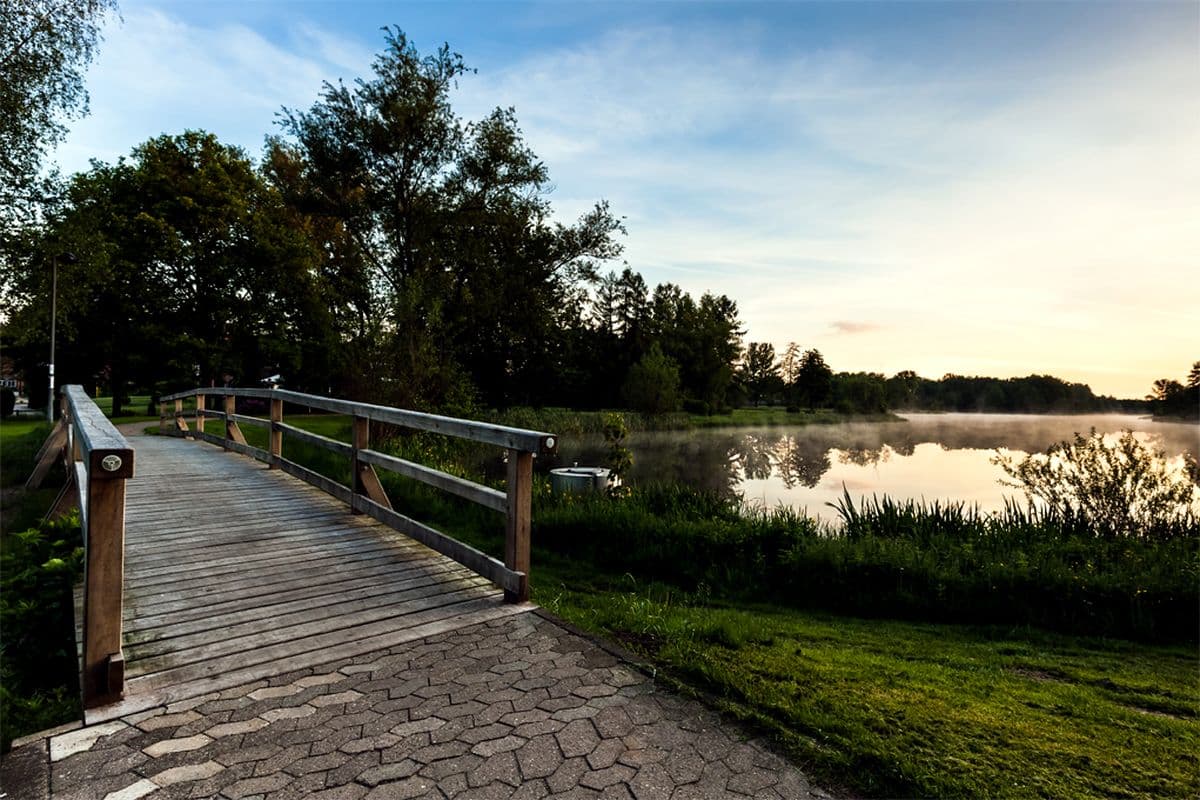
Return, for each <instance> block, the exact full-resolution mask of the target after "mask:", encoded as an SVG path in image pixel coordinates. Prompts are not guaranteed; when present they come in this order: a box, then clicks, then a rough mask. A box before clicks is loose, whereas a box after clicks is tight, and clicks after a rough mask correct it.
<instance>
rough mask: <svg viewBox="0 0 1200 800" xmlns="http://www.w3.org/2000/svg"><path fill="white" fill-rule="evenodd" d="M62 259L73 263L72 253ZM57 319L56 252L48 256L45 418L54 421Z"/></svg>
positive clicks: (74, 259)
mask: <svg viewBox="0 0 1200 800" xmlns="http://www.w3.org/2000/svg"><path fill="white" fill-rule="evenodd" d="M62 260H63V261H64V262H66V263H68V264H74V263H75V262H76V261H78V260H79V259H78V258H76V256H75V254H74V253H63V254H62ZM57 321H58V253H54V254H53V255H51V256H50V394H49V395H47V397H46V419H48V420H50V421H51V422H53V421H54V327H55V323H56V322H57Z"/></svg>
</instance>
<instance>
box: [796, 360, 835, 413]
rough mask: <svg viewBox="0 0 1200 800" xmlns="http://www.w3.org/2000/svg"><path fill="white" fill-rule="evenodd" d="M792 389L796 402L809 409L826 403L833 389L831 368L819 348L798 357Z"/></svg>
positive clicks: (821, 406) (820, 406)
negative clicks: (798, 362) (798, 361)
mask: <svg viewBox="0 0 1200 800" xmlns="http://www.w3.org/2000/svg"><path fill="white" fill-rule="evenodd" d="M792 391H793V392H794V395H795V397H796V399H797V401H798V403H799V404H800V405H803V406H806V407H807V408H809V409H810V410H811V409H814V408H823V407H824V406H825V405H826V404H828V402H829V399H830V394H831V392H832V391H833V370H831V369H830V368H829V365H828V364H826V363H825V358H824V356H822V355H821V352H820V351H819V350H815V349H814V350H807V351H805V353H804V355H802V356H801V357H800V364H799V366H798V367H797V370H796V382H795V384H794V385H793V389H792Z"/></svg>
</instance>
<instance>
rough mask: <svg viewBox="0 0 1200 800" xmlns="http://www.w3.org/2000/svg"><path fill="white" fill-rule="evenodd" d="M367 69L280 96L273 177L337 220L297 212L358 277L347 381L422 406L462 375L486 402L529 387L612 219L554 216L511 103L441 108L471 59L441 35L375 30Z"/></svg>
mask: <svg viewBox="0 0 1200 800" xmlns="http://www.w3.org/2000/svg"><path fill="white" fill-rule="evenodd" d="M373 72H374V75H373V76H372V77H370V78H368V79H364V80H359V81H357V82H356V83H355V84H354V85H353V86H347V85H344V84H340V83H339V84H338V85H336V86H334V85H331V84H326V86H325V87H324V90H323V91H322V93H321V99H320V100H319V101H318V102H317V103H316V104H315V105H313V106H312V108H311V109H310V110H308V111H292V110H288V111H285V113H284V121H283V127H284V129H285V131H286V133H287V134H288V135H289V137H291V143H278V144H277V145H276V150H277V151H278V150H280V149H283V150H285V151H286V153H287V155H288V158H289V159H290V160H291V161H292V162H293V163H294V165H295V167H294V168H293V169H292V170H291V171H290V172H287V173H284V172H283V171H282V170H281V171H279V172H277V173H276V174H278V175H280V178H281V180H286V182H285V183H284V184H283V186H284V189H285V191H286V192H287V193H288V194H289V195H291V196H294V197H295V198H296V202H297V203H299V202H301V201H306V204H307V208H308V209H309V211H308V215H309V216H312V217H325V218H327V219H331V220H336V222H337V223H338V226H339V227H337V228H334V229H330V228H327V227H324V226H322V225H320V224H319V223H314V224H313V225H311V226H309V230H311V231H313V232H314V234H316V235H319V236H328V237H329V240H328V244H329V246H328V247H325V248H324V250H325V251H326V252H328V253H330V257H331V261H332V260H333V259H336V262H334V263H331V264H330V267H331V268H335V267H336V269H338V270H339V271H340V273H341V274H343V275H350V276H353V280H352V285H358V284H359V283H360V277H359V276H363V277H365V284H364V285H366V286H368V287H370V288H371V290H372V291H371V292H370V293H369V294H368V295H367V296H366V297H360V298H358V300H357V302H358V304H359V305H360V306H361V307H363V308H365V310H366V311H367V313H368V315H369V318H370V320H371V326H372V327H370V328H369V329H365V330H364V329H362V328H361V326H360V329H359V330H357V331H354V332H353V333H354V334H355V340H357V341H352V344H353V346H352V347H351V354H353V355H359V354H361V355H362V357H363V360H362V361H361V362H360V363H359V364H357V365H354V366H352V367H351V368H350V369H348V370H347V373H348V374H349V375H350V376H351V379H352V380H355V379H356V380H355V383H356V385H355V387H354V388H355V390H356V391H355V393H357V394H368V393H369V394H370V395H371V396H372V397H373V398H374V399H376V400H383V401H385V402H389V403H392V404H396V405H401V406H406V407H421V408H428V407H430V406H439V405H442V404H444V403H446V402H447V401H453V400H454V399H455V397H454V395H455V394H456V393H457V394H459V395H460V399H461V395H462V394H463V391H462V390H464V389H466V390H467V391H468V392H469V391H470V390H475V391H478V393H479V394H480V396H481V397H482V399H483V400H484V402H486V403H488V404H493V405H507V404H510V403H513V402H532V401H535V400H538V399H540V397H534V396H533V395H532V394H531V392H532V390H533V389H534V387H537V388H538V389H539V390H540V392H542V393H544V392H545V390H546V387H547V386H553V385H555V384H556V383H557V381H559V380H561V376H562V375H564V374H566V372H567V371H566V370H564V369H563V365H562V364H561V358H562V355H563V353H564V352H565V351H566V349H567V347H568V341H567V339H568V332H569V330H570V328H571V324H572V319H571V317H570V316H569V315H570V314H571V313H572V312H573V311H575V310H576V309H578V303H577V302H576V300H577V294H578V287H577V283H578V282H579V281H586V280H590V279H592V278H594V277H595V273H596V267H597V265H598V264H599V263H601V262H603V261H606V260H608V259H611V258H613V257H615V256H616V255H618V254H619V252H620V250H621V248H620V245H619V244H618V242H617V240H616V235H617V234H619V233H621V232H622V231H623V228H622V225H621V223H620V221H619V220H617V219H616V218H615V217H613V216H612V215H611V213H610V212H609V210H608V207H607V206H606V205H605V204H604V203H598V204H596V206H595V207H593V209H592V210H591V211H589V212H588V213H586V214H584V215H583V216H582V217H581V218H580V219H579V220H578V221H577V222H576V223H575V224H574V225H572V226H564V225H562V224H560V223H556V222H554V221H553V213H552V208H551V206H550V203H549V201H548V199H547V195H548V192H549V189H550V183H549V174H548V172H547V170H546V167H545V165H544V164H543V163H542V162H540V161H539V160H538V159H537V157H536V155H535V154H534V153H533V152H532V151H531V150H530V149H529V148H528V146H527V145H526V144H525V142H524V139H523V137H522V134H521V131H520V128H519V127H518V125H517V120H516V115H515V113H514V112H513V110H512V109H496V110H494V111H493V112H491V113H490V114H489V115H488V116H486V117H485V118H484V119H482V120H479V121H476V122H471V123H467V124H463V122H462V120H461V119H460V118H459V117H458V115H457V114H456V113H455V112H454V110H453V109H452V108H451V105H450V99H449V98H450V92H451V90H452V88H453V87H454V86H455V85H456V83H457V81H458V80H459V79H460V78H461V77H463V76H464V75H466V74H467V73H468V72H469V70H468V68H467V67H466V65H465V63H464V62H463V59H462V57H461V56H460V55H458V54H457V53H453V52H451V51H450V49H449V48H448V47H445V46H443V47H442V48H440V49H439V50H438V51H436V52H435V53H433V54H430V55H424V56H422V55H421V54H420V53H418V52H417V50H416V48H415V47H414V46H413V45H412V43H411V42H410V41H409V40H408V38H407V37H406V36H405V35H404V34H403V33H402V32H399V31H392V30H388V31H387V33H386V48H385V50H384V52H383V53H381V54H380V55H379V56H378V57H377V58H376V60H375V62H374V64H373ZM362 340H366V341H365V343H364V342H363V341H362ZM392 375H398V376H403V380H396V381H391V380H387V378H389V376H392ZM372 376H378V378H383V379H384V380H379V379H378V378H376V380H374V381H373V382H372V381H371V380H370V378H371V377H372Z"/></svg>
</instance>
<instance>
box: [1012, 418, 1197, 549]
mask: <svg viewBox="0 0 1200 800" xmlns="http://www.w3.org/2000/svg"><path fill="white" fill-rule="evenodd" d="M992 463H993V464H996V465H998V466H999V467H1000V468H1001V469H1003V470H1004V472H1005V474H1006V475H1007V476H1008V480H1002V481H1001V483H1004V484H1005V485H1008V486H1012V487H1015V488H1017V489H1021V490H1022V491H1023V492H1024V493H1025V497H1026V499H1027V500H1028V502H1030V503H1031V504H1032V503H1034V502H1035V501H1036V502H1038V503H1040V504H1043V505H1044V506H1045V507H1046V508H1048V509H1049V510H1050V511H1051V512H1053V513H1055V514H1057V515H1058V516H1059V517H1060V518H1062V519H1066V520H1078V521H1081V522H1083V523H1085V524H1086V525H1087V526H1088V527H1089V528H1090V529H1092V530H1094V531H1096V532H1097V533H1098V534H1099V535H1102V536H1133V537H1147V538H1158V539H1169V538H1174V537H1177V536H1185V535H1191V534H1192V532H1193V531H1194V530H1195V525H1196V515H1197V513H1198V511H1200V489H1197V488H1195V487H1194V486H1193V484H1192V483H1191V481H1190V480H1189V479H1187V478H1186V477H1184V476H1181V475H1179V474H1178V473H1176V472H1175V471H1174V470H1172V469H1171V467H1170V466H1169V464H1168V463H1167V459H1166V456H1165V454H1164V453H1163V452H1162V451H1159V450H1154V449H1151V448H1149V447H1147V446H1145V445H1143V444H1142V443H1141V442H1139V441H1138V440H1137V438H1136V437H1135V436H1134V435H1133V432H1132V431H1125V432H1124V433H1122V434H1121V437H1120V439H1119V440H1118V441H1116V442H1114V443H1109V442H1107V441H1105V438H1104V435H1103V434H1100V433H1097V432H1096V430H1095V429H1094V428H1093V429H1092V431H1091V433H1090V434H1089V435H1088V436H1086V437H1085V436H1083V435H1081V434H1078V433H1076V434H1075V438H1074V440H1073V441H1065V442H1059V443H1058V444H1056V445H1054V446H1052V447H1050V448H1049V449H1048V450H1047V451H1046V452H1045V453H1038V454H1034V455H1027V456H1025V457H1024V458H1022V459H1021V460H1020V461H1015V460H1014V459H1013V457H1012V456H1009V455H1004V454H999V455H997V456H996V457H995V458H993V459H992Z"/></svg>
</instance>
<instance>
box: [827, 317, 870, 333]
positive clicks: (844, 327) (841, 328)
mask: <svg viewBox="0 0 1200 800" xmlns="http://www.w3.org/2000/svg"><path fill="white" fill-rule="evenodd" d="M829 327H830V328H832V329H833V332H834V333H848V334H855V333H870V332H872V331H877V330H880V329H882V328H883V326H882V325H878V324H876V323H874V322H851V321H849V320H844V319H839V320H834V322H833V323H832V324H831V325H830V326H829Z"/></svg>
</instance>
